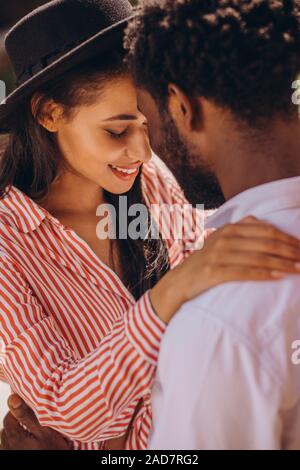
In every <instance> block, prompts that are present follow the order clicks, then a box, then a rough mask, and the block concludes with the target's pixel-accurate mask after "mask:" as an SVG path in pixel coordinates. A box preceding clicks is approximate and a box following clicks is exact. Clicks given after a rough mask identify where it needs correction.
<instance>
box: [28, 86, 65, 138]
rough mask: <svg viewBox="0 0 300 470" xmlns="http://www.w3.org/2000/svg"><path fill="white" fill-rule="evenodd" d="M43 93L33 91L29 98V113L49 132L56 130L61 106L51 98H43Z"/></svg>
mask: <svg viewBox="0 0 300 470" xmlns="http://www.w3.org/2000/svg"><path fill="white" fill-rule="evenodd" d="M42 100H43V95H41V94H39V93H35V94H34V95H33V96H32V98H31V113H32V115H33V117H34V118H35V119H36V120H37V122H38V123H39V124H40V125H41V126H43V127H44V128H45V129H46V130H47V131H49V132H57V131H58V127H59V123H60V121H61V118H62V116H63V110H62V107H61V106H59V105H58V104H57V103H55V102H54V101H53V100H45V101H44V102H43V103H41V101H42Z"/></svg>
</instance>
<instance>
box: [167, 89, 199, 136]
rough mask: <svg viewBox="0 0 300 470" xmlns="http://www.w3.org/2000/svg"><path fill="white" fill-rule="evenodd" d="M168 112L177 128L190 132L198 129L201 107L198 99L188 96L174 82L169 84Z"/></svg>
mask: <svg viewBox="0 0 300 470" xmlns="http://www.w3.org/2000/svg"><path fill="white" fill-rule="evenodd" d="M168 92H169V103H168V107H169V113H170V116H171V117H172V118H173V120H174V121H175V123H176V124H177V125H178V128H180V129H182V130H184V131H186V132H192V131H195V130H199V128H200V126H201V121H202V120H201V109H199V101H198V100H195V99H193V98H190V97H189V96H187V95H186V94H185V92H184V91H183V90H182V89H181V88H179V87H178V86H177V85H175V84H172V83H171V84H169V86H168Z"/></svg>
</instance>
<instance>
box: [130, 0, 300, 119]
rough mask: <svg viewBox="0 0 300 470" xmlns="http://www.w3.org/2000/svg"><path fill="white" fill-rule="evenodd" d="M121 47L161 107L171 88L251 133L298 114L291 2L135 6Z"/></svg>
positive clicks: (295, 22)
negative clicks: (227, 113)
mask: <svg viewBox="0 0 300 470" xmlns="http://www.w3.org/2000/svg"><path fill="white" fill-rule="evenodd" d="M125 47H126V49H128V51H129V54H128V59H129V62H130V65H131V67H132V71H133V74H134V77H135V80H136V83H137V85H138V86H141V87H143V88H145V89H147V90H148V91H149V92H150V93H151V94H152V95H153V96H154V98H156V99H157V100H158V103H159V104H160V106H162V107H165V104H166V100H167V97H168V84H169V83H175V84H177V85H178V86H179V87H181V88H182V89H183V90H184V91H185V92H186V93H187V94H188V95H189V96H202V97H204V98H206V99H208V100H211V101H212V102H214V103H216V104H217V105H219V106H221V107H225V108H227V109H230V110H231V111H232V112H233V114H234V115H235V116H236V117H237V118H238V119H240V120H243V121H244V122H246V123H247V124H250V126H253V127H256V126H257V125H258V126H259V125H260V123H261V124H263V123H264V122H266V120H268V119H269V118H272V117H274V116H276V114H278V115H281V116H286V117H289V116H293V115H296V113H297V112H298V109H297V107H296V106H295V105H293V104H292V100H291V96H292V93H293V91H292V82H293V81H294V80H295V79H296V78H297V74H298V73H299V70H300V53H299V51H300V1H299V0H141V2H140V7H139V13H138V14H137V15H136V16H135V18H134V19H133V20H132V21H131V24H130V26H129V28H128V31H127V38H126V41H125Z"/></svg>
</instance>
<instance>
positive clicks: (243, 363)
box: [149, 304, 282, 450]
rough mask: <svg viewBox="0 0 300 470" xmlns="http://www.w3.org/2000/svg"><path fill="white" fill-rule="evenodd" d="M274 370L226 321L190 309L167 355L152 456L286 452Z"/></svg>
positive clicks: (177, 322) (157, 394) (178, 320)
mask: <svg viewBox="0 0 300 470" xmlns="http://www.w3.org/2000/svg"><path fill="white" fill-rule="evenodd" d="M189 305H190V304H189ZM273 369H274V368H273ZM273 369H272V367H270V368H269V367H268V364H266V363H262V360H261V358H260V354H259V352H256V351H254V350H251V345H250V344H247V343H246V342H243V339H242V338H240V337H239V335H238V334H237V333H236V332H234V331H228V328H227V329H226V328H225V327H224V325H222V323H221V322H220V319H215V318H214V317H213V316H209V315H207V314H206V313H205V312H199V311H197V312H193V311H191V307H190V306H184V307H183V308H182V309H181V311H180V313H179V314H177V315H176V317H175V318H174V319H173V321H172V322H171V324H170V326H169V328H168V330H167V333H166V336H165V338H164V340H163V344H162V348H161V354H160V359H159V366H158V372H157V377H156V380H155V383H154V387H153V393H152V403H153V431H152V434H151V436H150V441H149V448H150V449H170V450H178V449H181V450H187V449H190V450H191V449H279V448H281V445H282V442H281V441H282V422H281V415H280V412H279V410H280V402H281V400H282V384H280V383H279V382H278V380H277V378H276V374H275V373H274V370H273Z"/></svg>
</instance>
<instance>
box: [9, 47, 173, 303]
mask: <svg viewBox="0 0 300 470" xmlns="http://www.w3.org/2000/svg"><path fill="white" fill-rule="evenodd" d="M123 59H124V57H123V54H122V53H119V52H118V53H115V54H113V55H112V56H111V57H110V58H109V59H107V60H106V61H103V59H101V60H100V59H99V60H97V59H95V60H93V61H89V62H88V63H85V64H82V65H81V66H79V67H76V68H74V69H72V70H70V71H68V72H67V73H65V74H64V75H61V76H60V77H58V78H57V79H55V80H52V81H51V82H50V83H47V85H46V86H43V87H41V88H40V89H39V90H38V94H39V96H40V97H41V98H40V99H39V100H37V102H36V106H35V109H34V116H33V113H32V110H31V99H28V100H27V101H25V102H24V103H21V105H20V106H19V108H18V111H17V112H16V113H15V115H14V116H13V118H12V120H11V122H10V125H11V132H10V134H9V136H8V142H7V144H6V146H4V147H3V144H2V150H0V152H1V158H0V198H2V197H4V196H5V194H6V193H7V191H9V189H10V187H11V186H15V187H16V188H18V189H19V190H21V191H23V192H24V193H25V194H26V195H27V196H29V197H30V198H32V199H33V200H40V199H42V198H43V197H45V196H46V195H47V193H48V191H49V188H50V185H51V183H52V182H53V181H54V179H55V178H56V176H57V175H58V171H59V166H60V164H61V162H62V160H63V157H62V154H61V153H60V150H59V147H58V144H57V142H56V137H55V134H53V133H51V132H48V131H47V130H46V129H45V128H44V127H43V126H42V125H40V124H39V122H38V119H37V118H38V117H40V116H41V113H42V110H43V106H44V104H45V102H46V101H47V100H49V99H52V100H53V101H55V102H56V103H59V104H61V105H63V107H64V111H65V116H66V117H68V118H71V117H72V113H73V112H74V111H75V110H76V108H77V107H78V106H81V105H88V104H92V103H93V102H94V100H95V95H97V96H99V92H101V90H102V89H103V88H104V86H105V84H106V83H107V81H108V80H111V79H116V80H117V79H118V78H121V77H123V76H125V75H126V74H127V73H128V70H127V67H126V65H125V64H124V60H123ZM126 195H127V197H128V207H130V205H131V204H136V203H142V204H145V201H144V197H143V194H142V187H141V176H140V175H139V177H138V178H137V179H136V181H135V183H134V186H133V187H132V188H131V190H130V191H129V192H128V193H127V194H126ZM123 196H124V195H123ZM105 201H106V202H107V203H109V204H112V205H113V206H114V207H115V209H116V213H117V214H118V206H119V196H117V195H114V194H111V193H109V192H107V191H105ZM148 219H149V221H148V223H149V225H148V227H146V230H150V224H151V219H150V215H149V217H148ZM130 221H131V220H130V217H128V223H130ZM152 223H153V221H152ZM117 229H118V227H117ZM117 233H118V230H117ZM116 242H117V243H118V248H119V253H120V257H121V266H122V270H123V273H124V276H125V280H126V283H127V287H128V289H129V290H130V291H131V293H132V294H133V295H134V297H135V298H136V299H138V298H139V297H140V296H141V295H142V294H143V293H144V292H145V291H146V290H148V289H150V288H151V287H153V286H154V285H155V284H156V282H157V281H158V280H159V279H160V278H161V277H162V275H163V274H164V273H165V272H166V271H167V270H168V269H169V259H168V254H167V249H166V246H165V243H164V241H163V240H162V238H161V237H160V239H158V240H156V239H151V238H147V239H146V240H143V239H138V240H132V239H131V238H128V239H126V240H124V239H117V240H116ZM110 255H111V260H112V261H113V257H112V245H111V253H110Z"/></svg>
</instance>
